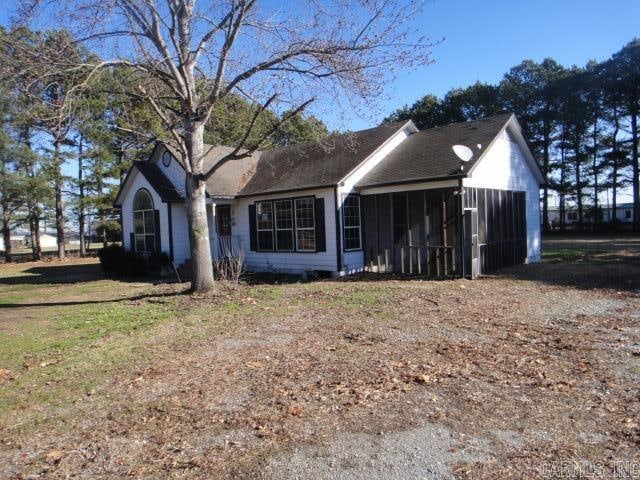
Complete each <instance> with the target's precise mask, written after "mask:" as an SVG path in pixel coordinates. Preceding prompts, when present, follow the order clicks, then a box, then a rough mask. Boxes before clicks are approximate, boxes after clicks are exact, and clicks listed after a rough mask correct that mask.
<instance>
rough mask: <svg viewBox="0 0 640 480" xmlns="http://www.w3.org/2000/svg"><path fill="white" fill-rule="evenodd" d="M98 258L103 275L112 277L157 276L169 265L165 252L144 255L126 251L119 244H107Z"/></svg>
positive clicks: (99, 252) (100, 251)
mask: <svg viewBox="0 0 640 480" xmlns="http://www.w3.org/2000/svg"><path fill="white" fill-rule="evenodd" d="M98 258H99V259H100V266H101V267H102V271H103V272H104V273H105V275H109V276H114V277H142V276H145V275H155V276H158V275H161V274H162V273H163V270H164V269H165V268H167V267H169V266H170V265H171V260H170V259H169V256H168V255H167V254H166V253H152V254H150V255H148V256H146V255H141V254H139V253H135V252H128V251H127V250H125V249H124V248H123V247H121V246H119V245H109V246H107V247H105V248H102V249H100V250H99V251H98Z"/></svg>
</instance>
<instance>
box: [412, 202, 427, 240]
mask: <svg viewBox="0 0 640 480" xmlns="http://www.w3.org/2000/svg"><path fill="white" fill-rule="evenodd" d="M424 219H425V214H424V192H423V191H415V192H409V232H410V239H409V242H410V244H411V245H424V244H425V242H426V239H425V228H424Z"/></svg>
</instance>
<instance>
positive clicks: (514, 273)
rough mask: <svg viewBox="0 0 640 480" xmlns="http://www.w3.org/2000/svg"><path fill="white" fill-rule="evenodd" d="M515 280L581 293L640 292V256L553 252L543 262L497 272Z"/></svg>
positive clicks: (613, 253)
mask: <svg viewBox="0 0 640 480" xmlns="http://www.w3.org/2000/svg"><path fill="white" fill-rule="evenodd" d="M496 275H500V276H503V277H507V278H513V279H514V280H528V281H535V282H540V283H543V284H547V285H559V286H566V287H572V288H576V289H578V290H592V289H602V288H604V289H612V290H620V291H627V292H640V257H638V256H637V255H628V254H623V253H616V252H601V251H594V252H584V253H577V252H576V251H575V250H574V251H569V253H568V254H567V255H564V254H562V252H560V253H559V254H556V252H553V251H550V252H548V253H546V254H545V255H544V260H543V262H542V263H538V264H534V265H518V266H515V267H511V268H507V269H504V270H503V271H501V272H497V273H496Z"/></svg>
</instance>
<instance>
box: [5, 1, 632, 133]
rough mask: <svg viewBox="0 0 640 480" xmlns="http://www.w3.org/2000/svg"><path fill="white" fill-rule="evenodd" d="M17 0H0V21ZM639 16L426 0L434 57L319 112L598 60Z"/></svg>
mask: <svg viewBox="0 0 640 480" xmlns="http://www.w3.org/2000/svg"><path fill="white" fill-rule="evenodd" d="M19 1H20V0H0V4H1V5H2V6H1V7H0V23H2V24H5V25H6V24H7V23H8V19H9V12H10V11H11V10H12V9H13V7H14V6H15V5H16V4H17V3H18V2H19ZM202 1H204V0H202ZM268 2H274V0H268ZM275 3H277V2H275ZM2 7H4V8H2ZM639 18H640V1H639V0H608V1H602V0H427V2H426V5H425V7H424V10H423V12H422V13H421V14H420V15H419V16H417V17H416V18H415V19H414V22H415V26H416V27H417V28H418V29H420V30H421V31H422V32H423V33H424V34H426V35H428V36H429V37H430V38H431V39H432V40H439V39H444V40H443V42H442V43H441V44H439V45H437V46H435V47H434V48H433V60H434V61H435V63H434V64H432V65H429V66H425V67H422V68H418V69H416V70H413V71H408V72H406V73H404V74H402V75H401V76H400V77H399V78H397V79H396V81H395V82H393V83H392V84H390V85H388V87H387V95H386V98H384V99H380V100H379V102H378V104H377V108H376V109H375V110H374V111H372V112H370V114H368V115H366V117H365V118H354V117H352V116H349V115H346V120H345V116H344V115H341V116H340V117H341V120H338V117H339V116H338V115H334V114H325V115H322V117H323V120H325V121H326V122H327V123H328V124H329V125H330V127H332V128H349V129H352V130H357V129H360V128H366V127H369V126H371V125H372V124H375V123H377V122H379V121H380V120H382V118H384V116H386V115H387V114H389V113H390V112H392V111H393V110H395V109H396V108H399V107H402V106H403V105H404V104H411V103H413V102H414V101H415V100H417V99H418V98H420V97H422V96H423V95H425V94H427V93H433V94H435V95H438V96H442V95H444V94H445V93H446V92H447V91H448V90H449V89H451V88H454V87H465V86H467V85H470V84H472V83H474V82H475V81H476V80H480V81H482V82H489V83H496V82H498V81H499V80H500V78H501V77H502V75H503V74H504V73H505V72H506V71H507V70H508V69H509V68H511V67H512V66H514V65H516V64H518V63H520V61H522V60H523V59H527V58H531V59H534V60H542V59H543V58H545V57H553V58H555V59H556V60H557V61H559V62H560V63H562V64H564V65H567V66H570V65H574V64H576V65H584V64H585V63H586V62H587V61H588V60H590V59H595V60H603V59H606V58H608V57H609V56H610V55H611V54H612V53H614V52H616V51H617V50H619V49H620V48H621V47H622V46H623V45H624V44H625V43H627V42H628V41H630V40H631V39H633V38H634V37H635V36H640V31H639V30H640V29H639V28H638V19H639ZM327 110H330V109H326V108H321V111H325V112H326V111H327Z"/></svg>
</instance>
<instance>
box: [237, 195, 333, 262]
mask: <svg viewBox="0 0 640 480" xmlns="http://www.w3.org/2000/svg"><path fill="white" fill-rule="evenodd" d="M303 196H315V197H316V198H323V199H324V225H325V233H326V245H327V251H326V252H315V253H296V252H288V253H287V252H252V251H251V248H250V247H251V245H250V235H249V205H251V204H252V203H254V202H256V201H260V200H270V199H278V198H288V197H303ZM335 211H336V208H335V201H334V193H333V189H331V188H324V189H318V190H307V191H304V192H291V193H284V194H275V195H262V196H259V197H248V198H240V199H238V200H237V201H236V202H235V203H233V204H232V205H231V217H232V219H231V223H232V231H231V233H232V235H233V236H235V237H237V238H238V239H239V241H240V244H241V248H242V250H243V251H244V254H245V264H246V268H247V269H248V270H253V271H257V272H284V273H302V272H305V271H307V272H308V271H312V270H320V271H330V272H335V271H336V270H337V258H336V218H335Z"/></svg>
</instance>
